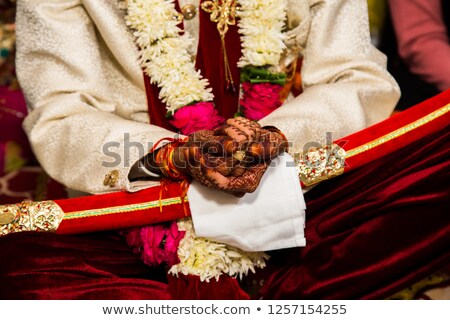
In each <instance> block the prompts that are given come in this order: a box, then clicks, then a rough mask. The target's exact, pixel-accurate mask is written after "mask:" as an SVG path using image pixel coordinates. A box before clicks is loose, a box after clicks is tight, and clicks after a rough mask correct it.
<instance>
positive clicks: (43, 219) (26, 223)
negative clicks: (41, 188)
mask: <svg viewBox="0 0 450 320" xmlns="http://www.w3.org/2000/svg"><path fill="white" fill-rule="evenodd" d="M63 217H64V212H63V211H62V209H61V208H60V207H59V206H58V205H57V204H56V203H55V202H53V201H41V202H32V201H22V202H21V203H18V204H12V205H2V206H0V236H5V235H7V234H10V233H14V232H21V231H42V232H55V231H56V230H57V229H58V226H59V225H60V223H61V221H62V219H63Z"/></svg>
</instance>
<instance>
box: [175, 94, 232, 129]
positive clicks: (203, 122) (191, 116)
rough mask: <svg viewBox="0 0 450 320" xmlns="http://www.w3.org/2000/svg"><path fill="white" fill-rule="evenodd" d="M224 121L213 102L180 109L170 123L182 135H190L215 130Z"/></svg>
mask: <svg viewBox="0 0 450 320" xmlns="http://www.w3.org/2000/svg"><path fill="white" fill-rule="evenodd" d="M224 121H225V119H224V118H223V117H221V116H220V115H219V114H218V112H217V110H216V109H215V108H214V104H213V103H212V102H199V103H196V104H193V105H190V106H185V107H183V108H181V109H178V110H177V111H176V112H175V114H174V115H173V118H172V120H170V123H171V124H172V125H173V126H175V127H176V128H178V129H179V130H180V132H181V133H182V134H184V135H189V134H191V133H193V132H196V131H200V130H212V129H215V128H217V127H218V126H219V125H220V124H221V123H222V122H224Z"/></svg>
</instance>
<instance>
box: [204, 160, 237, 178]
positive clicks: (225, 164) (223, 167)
mask: <svg viewBox="0 0 450 320" xmlns="http://www.w3.org/2000/svg"><path fill="white" fill-rule="evenodd" d="M228 159H230V158H227V159H225V158H223V157H209V161H210V163H211V165H212V166H213V167H214V169H216V170H217V171H218V172H219V173H220V174H222V175H224V176H229V175H230V174H231V171H232V169H233V166H232V165H230V161H227V160H228Z"/></svg>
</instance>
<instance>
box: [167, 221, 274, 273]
mask: <svg viewBox="0 0 450 320" xmlns="http://www.w3.org/2000/svg"><path fill="white" fill-rule="evenodd" d="M178 228H179V229H180V230H184V231H186V234H185V236H184V238H183V239H182V240H181V241H180V245H179V247H178V257H179V258H180V263H179V264H177V265H174V266H172V268H170V270H169V273H171V274H174V275H178V274H179V273H182V274H185V275H188V274H190V275H196V276H199V277H200V280H201V281H209V280H211V279H213V278H215V279H218V278H219V276H220V275H222V274H227V275H229V276H231V277H240V278H242V277H243V276H244V275H247V274H248V272H249V271H251V272H255V271H256V268H264V267H265V266H266V260H267V259H269V256H268V255H267V254H265V253H263V252H245V251H242V250H240V249H238V248H235V247H232V246H228V245H225V244H222V243H217V242H214V241H211V240H208V239H205V238H198V237H196V236H195V232H194V228H193V225H192V220H191V219H184V220H180V221H179V222H178Z"/></svg>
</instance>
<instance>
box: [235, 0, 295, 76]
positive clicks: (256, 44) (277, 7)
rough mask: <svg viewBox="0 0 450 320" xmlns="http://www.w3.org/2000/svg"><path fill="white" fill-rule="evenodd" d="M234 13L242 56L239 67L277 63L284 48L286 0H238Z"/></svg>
mask: <svg viewBox="0 0 450 320" xmlns="http://www.w3.org/2000/svg"><path fill="white" fill-rule="evenodd" d="M238 3H239V10H238V11H237V16H238V17H239V18H240V19H239V22H238V27H239V33H240V34H241V35H242V37H241V39H242V57H241V59H240V60H239V63H238V66H239V67H241V68H242V67H246V66H255V67H260V66H276V65H278V64H279V62H280V58H281V54H282V53H283V51H284V50H285V49H286V45H285V44H284V40H285V34H284V33H283V32H282V30H283V28H284V25H285V22H286V9H287V0H239V1H238Z"/></svg>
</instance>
